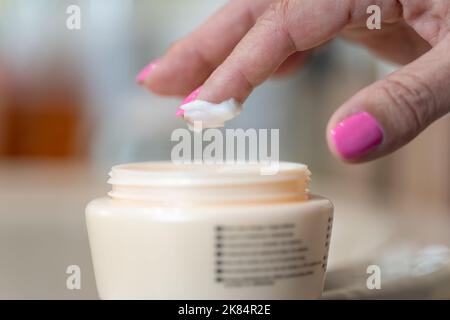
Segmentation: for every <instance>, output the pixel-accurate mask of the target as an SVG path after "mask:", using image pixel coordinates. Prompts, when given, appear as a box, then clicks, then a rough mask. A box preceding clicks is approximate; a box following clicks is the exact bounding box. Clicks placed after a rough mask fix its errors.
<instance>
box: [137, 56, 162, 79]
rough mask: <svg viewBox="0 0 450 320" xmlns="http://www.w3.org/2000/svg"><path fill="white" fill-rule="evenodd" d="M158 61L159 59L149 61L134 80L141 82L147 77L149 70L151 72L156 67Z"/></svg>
mask: <svg viewBox="0 0 450 320" xmlns="http://www.w3.org/2000/svg"><path fill="white" fill-rule="evenodd" d="M158 61H159V59H156V60H154V61H152V62H150V63H149V64H148V65H147V66H146V67H145V68H144V69H142V70H141V71H140V72H139V73H138V75H137V77H136V82H137V83H139V84H143V83H144V81H145V79H147V77H148V75H149V74H150V72H152V71H153V70H154V69H155V68H156V65H157V64H158Z"/></svg>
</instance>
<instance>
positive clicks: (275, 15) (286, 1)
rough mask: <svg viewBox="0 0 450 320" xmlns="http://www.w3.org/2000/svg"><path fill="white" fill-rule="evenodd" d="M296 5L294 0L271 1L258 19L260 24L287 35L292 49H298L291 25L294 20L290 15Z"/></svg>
mask: <svg viewBox="0 0 450 320" xmlns="http://www.w3.org/2000/svg"><path fill="white" fill-rule="evenodd" d="M294 7H295V3H294V0H280V1H277V2H274V3H271V4H270V5H269V7H268V9H267V10H266V12H265V13H264V14H263V15H262V16H261V17H259V18H258V20H257V23H258V24H260V25H262V26H265V27H267V28H271V29H273V31H274V32H277V33H279V34H281V35H283V36H284V37H286V38H287V40H288V41H289V43H290V46H291V49H292V50H295V49H296V45H295V41H294V39H293V37H292V34H291V29H292V28H291V26H290V21H291V20H292V19H291V18H290V17H291V14H292V12H293V10H294V9H295V8H294Z"/></svg>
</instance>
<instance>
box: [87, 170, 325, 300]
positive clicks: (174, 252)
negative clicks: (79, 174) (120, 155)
mask: <svg viewBox="0 0 450 320" xmlns="http://www.w3.org/2000/svg"><path fill="white" fill-rule="evenodd" d="M260 169H261V168H260V166H259V165H250V164H245V165H231V164H230V165H199V164H187V165H175V164H172V163H170V162H153V163H135V164H125V165H118V166H115V167H113V168H112V171H111V172H110V180H109V183H110V184H111V185H112V191H111V192H110V193H109V197H105V198H99V199H95V200H93V201H92V202H90V203H89V204H88V206H87V208H86V221H87V227H88V234H89V242H90V246H91V253H92V259H93V264H94V271H95V278H96V282H97V288H98V292H99V295H100V298H102V299H316V298H319V297H320V296H321V293H322V288H323V281H324V275H325V270H326V264H327V255H328V247H329V240H330V235H331V224H332V219H333V218H332V217H333V205H332V204H331V202H330V201H329V200H327V199H326V198H323V197H320V196H317V195H310V194H309V190H308V185H309V181H310V172H309V170H308V169H307V167H306V166H305V165H302V164H295V163H283V162H282V163H280V167H279V171H278V173H277V174H275V175H261V174H260Z"/></svg>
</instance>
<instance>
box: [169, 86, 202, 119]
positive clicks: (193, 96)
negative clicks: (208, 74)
mask: <svg viewBox="0 0 450 320" xmlns="http://www.w3.org/2000/svg"><path fill="white" fill-rule="evenodd" d="M201 89H202V86H200V87H198V88H197V89H195V90H194V91H192V92H191V93H190V94H189V95H188V96H187V97H186V98H184V100H183V101H182V102H181V104H180V106H182V105H184V104H186V103H189V102H192V101H194V100H195V99H197V97H198V95H199V94H200V90H201ZM183 114H184V110H183V109H180V108H178V110H177V113H176V114H175V115H176V116H177V117H181V116H182V115H183Z"/></svg>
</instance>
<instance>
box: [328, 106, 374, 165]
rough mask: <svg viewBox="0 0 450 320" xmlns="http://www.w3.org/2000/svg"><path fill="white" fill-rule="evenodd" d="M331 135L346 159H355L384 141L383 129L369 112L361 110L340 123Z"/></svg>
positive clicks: (339, 151) (337, 148)
mask: <svg viewBox="0 0 450 320" xmlns="http://www.w3.org/2000/svg"><path fill="white" fill-rule="evenodd" d="M331 136H332V138H333V142H334V145H335V147H336V151H337V152H338V153H339V154H340V155H341V156H342V157H343V158H344V159H355V158H358V157H360V156H362V155H364V154H367V153H368V152H369V151H370V150H372V149H374V148H375V147H376V146H378V145H379V144H380V143H381V142H382V141H383V130H382V129H381V126H380V125H379V124H378V121H377V120H376V119H375V118H374V117H372V116H371V115H370V114H369V113H367V112H359V113H356V114H354V115H352V116H350V117H348V118H346V119H345V120H343V121H342V122H340V123H338V125H337V126H336V127H335V128H334V129H333V130H331Z"/></svg>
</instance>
